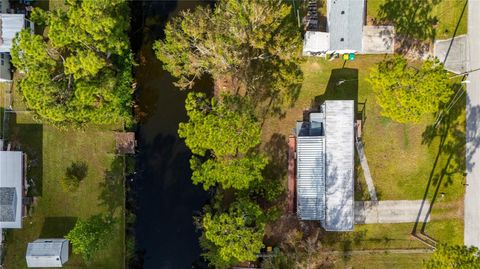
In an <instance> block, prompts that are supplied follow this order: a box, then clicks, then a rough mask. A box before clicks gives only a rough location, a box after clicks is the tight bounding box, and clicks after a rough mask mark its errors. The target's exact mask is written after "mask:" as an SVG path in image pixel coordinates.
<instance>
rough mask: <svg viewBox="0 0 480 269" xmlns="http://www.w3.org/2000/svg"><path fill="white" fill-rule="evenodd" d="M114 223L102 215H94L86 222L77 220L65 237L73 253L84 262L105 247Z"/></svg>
mask: <svg viewBox="0 0 480 269" xmlns="http://www.w3.org/2000/svg"><path fill="white" fill-rule="evenodd" d="M114 225H115V222H114V221H113V220H112V219H110V218H106V217H104V216H102V215H94V216H92V217H90V218H89V219H87V220H79V221H77V223H76V224H75V227H73V229H72V230H71V231H70V232H69V233H68V234H67V235H66V236H65V238H66V239H68V240H69V241H70V243H71V244H72V246H73V253H75V254H80V255H82V257H83V258H84V259H85V261H87V262H88V261H90V260H91V259H92V258H93V255H94V254H95V253H96V252H97V251H99V250H100V249H102V248H103V247H105V246H106V244H107V242H108V239H109V236H110V235H111V233H112V231H113V228H114Z"/></svg>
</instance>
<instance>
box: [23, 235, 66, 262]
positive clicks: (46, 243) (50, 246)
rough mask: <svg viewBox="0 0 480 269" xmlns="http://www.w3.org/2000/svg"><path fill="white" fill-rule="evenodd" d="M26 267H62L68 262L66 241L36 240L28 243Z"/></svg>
mask: <svg viewBox="0 0 480 269" xmlns="http://www.w3.org/2000/svg"><path fill="white" fill-rule="evenodd" d="M26 259H27V266H28V267H29V268H32V267H33V268H38V267H43V268H45V267H47V268H48V267H62V266H63V264H64V263H66V262H67V261H68V240H66V239H37V240H35V241H34V242H32V243H28V247H27V255H26Z"/></svg>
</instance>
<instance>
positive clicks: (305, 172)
mask: <svg viewBox="0 0 480 269" xmlns="http://www.w3.org/2000/svg"><path fill="white" fill-rule="evenodd" d="M324 143H325V137H323V136H299V137H297V214H298V216H299V218H300V219H303V220H320V221H323V220H324V219H325V160H324V156H325V154H324Z"/></svg>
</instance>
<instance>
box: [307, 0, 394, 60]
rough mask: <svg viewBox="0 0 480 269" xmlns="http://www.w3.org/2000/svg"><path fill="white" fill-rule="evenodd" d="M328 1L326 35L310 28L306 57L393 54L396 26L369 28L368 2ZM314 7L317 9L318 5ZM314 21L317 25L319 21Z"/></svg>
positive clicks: (350, 0) (359, 0)
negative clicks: (367, 19)
mask: <svg viewBox="0 0 480 269" xmlns="http://www.w3.org/2000/svg"><path fill="white" fill-rule="evenodd" d="M326 2H327V3H326V4H327V14H326V15H327V16H326V17H327V25H326V32H323V31H317V30H316V29H312V27H307V29H308V30H307V31H306V32H305V36H304V46H303V54H304V55H306V56H314V55H323V56H325V55H327V54H332V53H368V54H375V53H393V48H394V28H393V26H378V27H377V26H365V10H366V3H365V0H327V1H326ZM313 5H314V6H316V4H313ZM309 12H312V10H309ZM315 12H316V11H315ZM310 17H311V15H310ZM314 20H315V24H316V19H314ZM309 23H310V22H309ZM377 28H378V29H377Z"/></svg>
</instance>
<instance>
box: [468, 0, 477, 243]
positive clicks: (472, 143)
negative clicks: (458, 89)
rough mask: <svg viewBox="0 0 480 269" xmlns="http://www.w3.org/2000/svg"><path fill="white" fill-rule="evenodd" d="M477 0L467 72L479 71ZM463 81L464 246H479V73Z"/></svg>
mask: <svg viewBox="0 0 480 269" xmlns="http://www.w3.org/2000/svg"><path fill="white" fill-rule="evenodd" d="M479 10H480V0H469V1H468V53H467V70H474V69H477V68H480V12H479ZM467 80H468V81H469V82H468V83H467V134H466V138H467V148H466V167H467V182H466V185H465V188H466V193H465V209H464V210H465V216H464V222H465V226H464V243H465V245H468V246H476V247H480V150H479V147H480V131H479V129H480V71H476V72H472V73H470V74H469V75H468V78H467Z"/></svg>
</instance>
